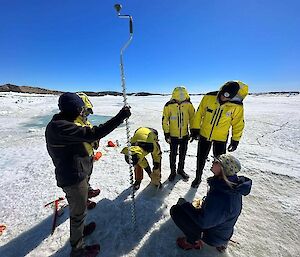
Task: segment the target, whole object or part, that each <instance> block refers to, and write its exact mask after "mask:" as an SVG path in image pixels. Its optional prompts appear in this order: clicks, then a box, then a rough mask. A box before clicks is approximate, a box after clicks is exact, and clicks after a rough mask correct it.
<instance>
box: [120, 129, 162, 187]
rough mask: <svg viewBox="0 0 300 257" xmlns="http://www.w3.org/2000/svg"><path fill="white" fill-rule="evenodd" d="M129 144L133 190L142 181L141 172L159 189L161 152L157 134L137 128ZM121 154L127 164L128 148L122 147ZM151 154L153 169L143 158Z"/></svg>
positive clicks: (153, 131) (154, 131)
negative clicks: (132, 167)
mask: <svg viewBox="0 0 300 257" xmlns="http://www.w3.org/2000/svg"><path fill="white" fill-rule="evenodd" d="M130 142H131V148H130V150H131V155H132V164H133V166H134V174H135V182H134V185H133V186H134V189H135V190H138V189H139V188H140V184H141V182H142V180H143V170H145V171H146V172H147V174H148V175H149V177H150V178H151V184H153V185H155V186H157V187H161V150H160V145H159V143H158V132H157V131H156V130H155V129H153V128H143V127H142V128H138V129H137V130H136V131H135V132H134V135H133V137H132V138H131V140H130ZM121 153H123V154H125V160H126V162H127V163H129V156H128V147H124V148H123V150H122V151H121ZM150 153H151V156H152V161H153V169H152V170H151V168H150V165H149V163H148V161H147V159H146V158H145V157H146V156H147V155H148V154H150Z"/></svg>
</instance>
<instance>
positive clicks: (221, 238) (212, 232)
mask: <svg viewBox="0 0 300 257" xmlns="http://www.w3.org/2000/svg"><path fill="white" fill-rule="evenodd" d="M240 169H241V164H240V162H239V161H238V160H237V159H236V158H235V157H233V156H232V155H229V154H222V155H220V156H218V157H215V159H214V161H213V165H212V167H211V171H212V172H213V173H214V176H213V177H210V178H208V180H207V181H208V185H209V186H210V189H209V191H208V193H207V196H206V197H205V200H204V201H203V203H202V204H201V205H200V206H197V205H196V204H195V203H194V204H192V203H189V202H186V201H185V200H184V199H183V198H180V199H179V201H178V203H177V204H176V205H174V206H172V208H171V210H170V213H171V217H172V219H173V221H174V222H175V224H176V225H177V226H178V227H179V228H180V229H181V230H182V231H183V233H184V234H185V236H186V237H179V238H178V239H177V245H178V246H179V247H180V248H182V249H185V250H189V249H201V248H202V246H203V242H204V243H206V244H208V245H210V246H214V247H216V248H217V250H219V251H220V252H223V251H225V249H226V248H227V244H228V241H229V240H230V238H231V237H232V235H233V228H234V225H235V223H236V221H237V219H238V217H239V215H240V214H241V210H242V196H246V195H248V194H249V193H250V190H251V186H252V181H251V179H249V178H247V177H244V176H237V175H236V173H237V172H239V170H240ZM197 207H198V208H197ZM199 207H200V208H199Z"/></svg>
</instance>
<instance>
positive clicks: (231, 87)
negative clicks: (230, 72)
mask: <svg viewBox="0 0 300 257" xmlns="http://www.w3.org/2000/svg"><path fill="white" fill-rule="evenodd" d="M239 89H240V85H239V83H237V82H235V81H228V82H226V83H225V84H224V86H223V87H222V88H221V90H220V95H223V96H225V97H226V98H230V99H231V98H233V97H235V96H236V94H237V93H238V91H239Z"/></svg>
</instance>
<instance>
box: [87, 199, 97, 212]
mask: <svg viewBox="0 0 300 257" xmlns="http://www.w3.org/2000/svg"><path fill="white" fill-rule="evenodd" d="M95 207H96V203H95V202H93V201H90V200H87V202H86V208H87V209H88V210H91V209H94V208H95Z"/></svg>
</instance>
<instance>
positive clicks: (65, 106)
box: [45, 92, 131, 257]
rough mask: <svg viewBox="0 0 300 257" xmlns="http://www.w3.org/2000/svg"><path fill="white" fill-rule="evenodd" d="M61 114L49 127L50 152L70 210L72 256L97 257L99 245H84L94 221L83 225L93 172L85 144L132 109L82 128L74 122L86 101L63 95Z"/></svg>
mask: <svg viewBox="0 0 300 257" xmlns="http://www.w3.org/2000/svg"><path fill="white" fill-rule="evenodd" d="M58 106H59V109H60V113H58V114H55V115H54V116H53V118H52V120H51V121H50V122H49V124H48V125H47V128H46V132H45V136H46V143H47V150H48V153H49V155H50V156H51V158H52V161H53V164H54V166H55V176H56V181H57V186H58V187H61V188H62V189H63V191H64V192H65V194H66V198H67V201H68V203H69V209H70V244H71V247H72V251H71V254H70V256H72V257H76V256H90V257H92V256H96V255H97V254H98V253H99V251H100V246H99V244H95V245H90V246H85V244H84V240H83V237H85V236H87V235H89V234H91V233H92V232H93V231H94V230H95V227H96V223H95V222H91V223H90V224H88V225H86V226H85V225H84V223H85V217H86V212H87V209H86V202H87V199H88V182H87V177H88V176H89V175H90V174H91V172H92V159H91V158H92V157H91V156H90V155H89V154H88V152H87V151H86V148H85V146H84V143H85V142H87V143H92V142H94V141H95V140H98V139H100V138H103V137H105V136H106V135H107V134H109V133H110V132H112V131H113V130H114V129H115V128H117V127H118V126H119V125H120V124H121V123H122V122H123V120H124V119H126V118H128V117H129V116H130V115H131V113H130V110H129V107H123V108H122V109H121V110H120V112H119V113H118V114H117V115H116V116H115V117H113V118H112V119H110V120H109V121H107V122H106V123H104V124H101V125H99V126H94V127H92V128H91V127H89V126H85V127H81V126H78V125H76V124H75V123H74V120H75V119H76V118H77V117H78V116H79V115H80V113H81V112H82V111H83V107H84V102H83V101H82V99H81V98H80V97H79V96H78V95H77V94H75V93H69V92H68V93H64V94H62V95H61V96H60V97H59V101H58Z"/></svg>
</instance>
